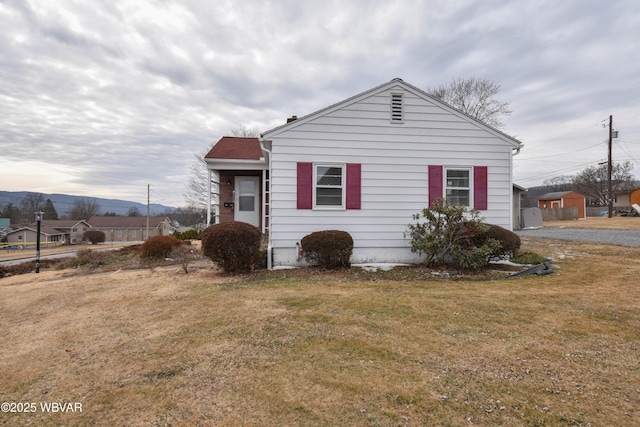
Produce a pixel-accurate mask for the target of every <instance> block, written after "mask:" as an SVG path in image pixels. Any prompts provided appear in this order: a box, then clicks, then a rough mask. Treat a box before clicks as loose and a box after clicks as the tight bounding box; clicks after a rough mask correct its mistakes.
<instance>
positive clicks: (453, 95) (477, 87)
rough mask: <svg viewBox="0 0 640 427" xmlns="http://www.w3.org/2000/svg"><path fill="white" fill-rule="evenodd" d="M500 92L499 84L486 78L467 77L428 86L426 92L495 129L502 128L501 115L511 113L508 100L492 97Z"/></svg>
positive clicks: (503, 125)
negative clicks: (502, 100)
mask: <svg viewBox="0 0 640 427" xmlns="http://www.w3.org/2000/svg"><path fill="white" fill-rule="evenodd" d="M499 92H500V85H497V84H495V83H493V82H491V81H489V80H487V79H481V78H478V77H469V78H467V79H461V78H458V79H453V80H452V81H451V83H449V84H446V85H440V86H437V87H433V88H428V89H427V93H428V94H430V95H431V96H433V97H435V98H438V99H440V100H442V101H444V102H446V103H447V104H449V105H451V106H452V107H455V108H457V109H458V110H460V111H462V112H463V113H466V114H468V115H469V116H471V117H473V118H474V119H477V120H480V121H482V122H484V123H486V124H488V125H489V126H492V127H494V128H496V129H503V128H504V127H505V124H504V123H503V122H502V117H503V116H507V115H509V114H511V110H510V109H509V103H508V102H501V101H498V100H496V99H494V97H495V96H496V95H497V94H498V93H499Z"/></svg>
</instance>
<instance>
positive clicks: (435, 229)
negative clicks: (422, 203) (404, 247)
mask: <svg viewBox="0 0 640 427" xmlns="http://www.w3.org/2000/svg"><path fill="white" fill-rule="evenodd" d="M413 219H414V220H415V221H416V222H415V223H414V224H409V226H408V228H409V232H408V235H409V236H410V237H411V251H412V252H417V253H418V254H420V255H422V254H424V255H425V261H424V262H425V264H426V265H428V266H431V267H439V266H443V265H454V266H457V267H461V268H465V269H480V268H485V267H486V266H487V265H488V264H489V257H490V256H491V254H492V253H493V252H494V251H496V250H498V248H499V247H500V246H499V242H498V241H496V240H494V239H491V238H487V239H485V240H484V241H483V242H479V243H478V244H476V242H475V241H474V240H475V239H477V238H478V236H479V235H482V234H483V233H486V232H487V231H488V229H489V226H488V225H487V224H485V223H484V222H482V220H481V218H480V215H479V213H478V212H477V211H475V210H471V209H469V208H467V207H465V206H457V205H451V204H449V203H446V202H445V201H443V200H442V199H440V200H438V201H436V202H435V203H434V204H432V205H431V206H430V207H428V208H424V209H423V210H422V212H420V213H418V214H415V215H414V216H413Z"/></svg>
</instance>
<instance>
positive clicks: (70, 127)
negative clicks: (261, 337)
mask: <svg viewBox="0 0 640 427" xmlns="http://www.w3.org/2000/svg"><path fill="white" fill-rule="evenodd" d="M639 23H640V2H638V1H637V0H606V1H605V0H603V1H597V0H563V1H557V0H552V1H545V0H537V1H534V0H520V1H512V0H482V1H480V0H475V1H472V0H468V1H467V0H425V1H418V0H414V1H412V0H406V1H402V0H399V1H393V0H384V1H377V0H305V1H301V0H300V1H297V0H282V1H280V0H263V1H259V0H254V1H250V0H227V1H224V0H216V1H213V0H184V1H183V0H156V1H152V0H103V1H101V0H93V1H87V0H59V1H51V0H0V28H1V29H2V30H1V31H0V189H1V190H10V191H18V190H26V191H37V192H41V193H66V194H74V195H86V196H93V197H113V198H121V199H126V200H132V201H137V202H143V203H144V202H146V197H147V184H150V185H151V202H152V203H162V204H166V205H172V206H184V205H185V201H184V198H183V194H184V193H185V192H186V188H187V182H188V179H189V176H190V174H191V172H190V167H191V165H192V164H193V162H194V155H195V154H197V153H201V152H202V151H203V150H205V149H206V148H207V147H210V146H211V145H212V144H213V143H214V142H215V141H217V140H218V139H219V138H220V137H222V136H224V135H229V134H231V130H232V129H236V128H238V127H240V126H246V127H250V128H254V127H255V128H257V129H259V130H260V131H266V130H269V129H271V128H273V127H275V126H277V125H280V124H282V123H283V121H284V120H285V118H286V117H289V116H291V115H294V114H295V115H298V116H302V115H306V114H309V113H311V112H314V111H316V110H318V109H321V108H323V107H325V106H328V105H330V104H333V103H335V102H338V101H341V100H343V99H345V98H348V97H350V96H352V95H355V94H357V93H360V92H362V91H365V90H367V89H370V88H372V87H374V86H377V85H380V84H382V83H385V82H388V81H390V80H391V79H393V78H396V77H399V78H402V79H404V80H405V81H406V82H408V83H410V84H412V85H414V86H417V87H420V88H423V89H427V88H429V87H433V86H437V85H440V84H445V83H448V82H450V81H451V80H452V79H454V78H467V77H471V76H476V77H480V78H485V79H488V80H490V81H493V82H495V83H496V84H498V85H500V86H501V92H500V94H499V96H498V99H499V100H501V101H508V102H510V103H511V105H510V107H511V109H512V110H513V113H512V114H511V115H510V116H508V117H506V118H505V120H504V121H505V123H506V125H507V127H506V129H505V131H506V133H508V134H510V135H512V136H514V137H516V138H518V139H520V140H521V141H522V142H524V144H525V147H524V148H523V150H522V152H521V153H520V154H519V155H518V156H517V157H516V159H515V161H514V164H515V172H514V179H515V182H516V183H518V184H520V185H522V186H524V187H530V186H535V185H540V184H541V183H542V182H543V181H544V180H545V179H549V178H552V177H554V176H557V175H570V174H574V173H576V172H577V171H580V170H581V169H583V168H585V167H586V166H590V165H595V164H597V163H598V162H600V161H603V160H605V159H606V157H607V146H606V142H605V141H606V139H607V138H608V130H607V129H606V128H605V127H603V125H606V124H607V123H608V118H609V115H613V118H614V128H615V129H616V130H618V131H619V132H620V134H619V135H620V138H619V139H618V140H617V141H616V142H615V145H614V150H613V155H614V161H624V160H630V161H632V162H633V163H634V166H635V171H634V172H635V174H636V177H637V178H638V179H640V163H639V162H640V25H639Z"/></svg>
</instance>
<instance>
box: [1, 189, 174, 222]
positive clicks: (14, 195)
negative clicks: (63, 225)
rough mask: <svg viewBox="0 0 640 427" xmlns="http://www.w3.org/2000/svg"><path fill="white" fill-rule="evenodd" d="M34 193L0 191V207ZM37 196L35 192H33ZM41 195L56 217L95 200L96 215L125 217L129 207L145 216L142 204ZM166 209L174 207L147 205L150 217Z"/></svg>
mask: <svg viewBox="0 0 640 427" xmlns="http://www.w3.org/2000/svg"><path fill="white" fill-rule="evenodd" d="M30 193H34V192H33V191H0V207H3V206H5V205H6V204H7V203H9V202H11V203H13V204H14V205H18V204H19V203H20V200H21V199H23V198H24V197H25V196H26V195H27V194H30ZM35 193H36V194H38V193H37V192H35ZM39 194H42V199H43V201H46V200H47V199H50V200H51V203H53V206H54V207H55V208H56V212H58V215H66V214H68V213H69V211H70V210H71V208H72V207H73V204H74V203H75V202H76V201H78V200H95V202H96V203H97V204H98V205H100V209H99V210H98V215H104V214H105V213H107V212H110V213H111V212H113V213H115V214H116V215H121V216H126V215H127V212H128V211H129V209H130V208H131V207H135V208H138V210H139V211H140V213H141V214H142V215H146V214H147V205H146V204H144V203H138V202H131V201H128V200H121V199H105V198H101V197H87V196H72V195H69V194H45V193H39ZM167 209H169V210H173V209H175V207H173V206H165V205H161V204H158V203H151V204H149V214H150V215H153V216H155V215H161V214H163V213H164V212H165V211H166V210H167Z"/></svg>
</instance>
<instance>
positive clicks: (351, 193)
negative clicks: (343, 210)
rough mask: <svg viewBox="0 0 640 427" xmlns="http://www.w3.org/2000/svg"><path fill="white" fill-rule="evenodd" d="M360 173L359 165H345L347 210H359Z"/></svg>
mask: <svg viewBox="0 0 640 427" xmlns="http://www.w3.org/2000/svg"><path fill="white" fill-rule="evenodd" d="M361 172H362V167H361V165H360V163H347V209H360V205H361V187H360V185H361V184H360V181H361V179H360V178H361V175H362V173H361Z"/></svg>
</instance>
